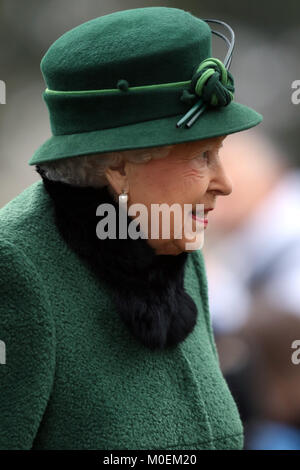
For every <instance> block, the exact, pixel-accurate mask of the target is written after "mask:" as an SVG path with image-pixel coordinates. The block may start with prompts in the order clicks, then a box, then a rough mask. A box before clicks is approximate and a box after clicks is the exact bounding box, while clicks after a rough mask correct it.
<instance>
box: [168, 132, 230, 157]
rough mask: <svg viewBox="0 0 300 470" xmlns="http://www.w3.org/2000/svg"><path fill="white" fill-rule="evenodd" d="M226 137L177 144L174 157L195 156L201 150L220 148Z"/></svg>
mask: <svg viewBox="0 0 300 470" xmlns="http://www.w3.org/2000/svg"><path fill="white" fill-rule="evenodd" d="M225 137H226V136H225V135H223V136H220V137H211V138H209V139H201V140H195V141H193V142H184V143H182V144H176V145H174V147H173V152H172V153H173V155H178V156H179V155H183V154H184V155H186V156H188V155H193V154H195V152H196V153H198V152H199V151H201V150H206V149H210V148H213V147H220V146H221V145H222V142H223V140H224V139H225Z"/></svg>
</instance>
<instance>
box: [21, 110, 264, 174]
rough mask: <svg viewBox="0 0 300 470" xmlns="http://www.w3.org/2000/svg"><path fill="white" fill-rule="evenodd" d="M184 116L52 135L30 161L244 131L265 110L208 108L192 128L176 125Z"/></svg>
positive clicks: (32, 163)
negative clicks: (258, 111) (260, 111)
mask: <svg viewBox="0 0 300 470" xmlns="http://www.w3.org/2000/svg"><path fill="white" fill-rule="evenodd" d="M181 117H182V114H180V115H177V116H171V117H170V116H169V117H165V118H160V119H155V120H152V121H143V122H138V123H136V124H130V125H127V126H121V127H114V128H110V129H102V130H97V131H92V132H84V133H78V134H67V135H57V136H52V137H50V139H48V140H47V141H46V142H44V143H43V144H42V145H41V146H40V147H39V148H38V149H37V151H36V152H35V153H34V155H33V156H32V158H31V160H30V161H29V165H36V164H39V163H44V162H48V161H53V160H60V159H63V158H68V157H75V156H80V155H89V154H96V153H104V152H113V151H122V150H130V149H138V148H149V147H156V146H163V145H173V144H179V143H184V142H192V141H195V140H201V139H207V138H210V137H218V136H222V135H228V134H233V133H235V132H240V131H243V130H246V129H250V128H251V127H254V126H256V125H257V124H259V123H260V122H261V121H262V116H261V114H259V113H257V112H256V111H254V110H253V109H251V108H249V107H248V106H245V105H242V104H240V103H235V102H231V103H230V104H229V105H228V106H225V107H222V108H215V109H214V108H210V109H207V110H206V111H205V112H204V113H203V114H202V116H200V117H199V118H198V119H197V120H196V122H194V124H193V125H192V127H191V128H185V127H183V128H177V127H176V123H177V122H178V121H179V119H180V118H181Z"/></svg>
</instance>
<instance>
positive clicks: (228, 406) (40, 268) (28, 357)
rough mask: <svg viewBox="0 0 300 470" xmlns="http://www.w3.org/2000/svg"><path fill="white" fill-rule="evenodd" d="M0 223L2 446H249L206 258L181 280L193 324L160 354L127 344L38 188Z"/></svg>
mask: <svg viewBox="0 0 300 470" xmlns="http://www.w3.org/2000/svg"><path fill="white" fill-rule="evenodd" d="M0 227H1V232H0V293H1V304H0V340H1V341H2V343H1V344H2V346H3V344H4V345H5V350H4V349H3V347H2V349H1V351H2V361H0V387H1V389H0V391H1V400H0V448H1V449H106V450H116V449H147V450H153V449H167V450H173V449H174V450H175V449H180V450H188V449H241V448H242V447H243V428H242V424H241V421H240V417H239V413H238V410H237V407H236V404H235V402H234V400H233V398H232V396H231V394H230V391H229V389H228V387H227V384H226V382H225V380H224V378H223V376H222V373H221V371H220V367H219V361H218V356H217V352H216V347H215V343H214V339H213V334H212V327H211V321H210V316H209V309H208V295H207V281H206V273H205V266H204V262H203V257H202V254H201V251H197V252H193V253H189V254H188V259H187V263H186V265H185V274H184V286H185V289H186V291H187V292H188V294H189V295H190V296H191V297H192V299H193V300H194V302H195V303H196V306H197V309H198V317H197V324H196V326H195V328H194V330H193V331H192V333H191V334H190V335H189V336H188V337H187V338H186V339H185V340H184V341H183V342H181V343H180V344H178V345H177V346H176V347H175V348H173V349H170V350H163V351H159V352H157V351H151V350H149V349H147V348H145V347H144V346H143V345H142V344H141V343H139V342H138V341H137V340H136V339H135V338H133V337H132V335H131V334H130V332H129V331H128V330H127V329H126V328H125V327H124V325H123V323H122V322H121V320H120V318H119V316H118V315H117V313H116V310H115V306H114V303H113V301H112V295H111V292H110V289H109V287H107V286H104V285H103V286H102V285H101V283H99V281H98V279H97V280H96V279H95V278H94V276H93V274H92V272H91V271H90V270H88V268H87V267H86V266H85V265H84V264H83V263H82V262H81V261H80V259H79V257H78V256H77V255H76V253H75V252H73V251H72V250H71V249H70V248H69V247H68V245H67V244H66V243H65V242H64V241H63V239H62V238H61V236H60V234H59V232H58V231H57V229H56V226H55V223H54V209H53V204H52V201H51V198H50V197H49V195H48V194H47V192H46V191H45V189H44V186H43V184H42V182H41V181H38V182H36V183H34V184H32V185H31V186H30V187H28V188H27V189H26V190H25V191H23V192H22V193H21V194H20V195H19V196H17V197H16V198H15V199H14V200H12V201H11V202H10V203H8V204H7V205H6V206H5V207H4V208H2V209H1V210H0ZM4 351H5V357H4V358H3V352H4ZM4 359H5V361H4Z"/></svg>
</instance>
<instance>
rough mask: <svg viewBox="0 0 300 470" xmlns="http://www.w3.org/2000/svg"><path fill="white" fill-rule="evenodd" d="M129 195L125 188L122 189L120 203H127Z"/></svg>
mask: <svg viewBox="0 0 300 470" xmlns="http://www.w3.org/2000/svg"><path fill="white" fill-rule="evenodd" d="M127 201H128V195H127V193H126V191H125V190H124V189H122V194H120V195H119V203H120V204H127Z"/></svg>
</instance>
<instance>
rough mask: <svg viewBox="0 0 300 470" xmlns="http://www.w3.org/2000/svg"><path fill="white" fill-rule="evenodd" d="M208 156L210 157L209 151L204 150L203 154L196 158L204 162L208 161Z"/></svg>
mask: <svg viewBox="0 0 300 470" xmlns="http://www.w3.org/2000/svg"><path fill="white" fill-rule="evenodd" d="M209 156H210V151H209V150H206V151H205V152H202V153H201V154H200V155H198V156H197V157H196V158H197V159H199V160H203V159H204V160H206V161H209Z"/></svg>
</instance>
